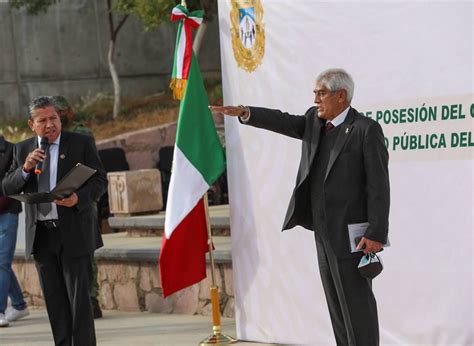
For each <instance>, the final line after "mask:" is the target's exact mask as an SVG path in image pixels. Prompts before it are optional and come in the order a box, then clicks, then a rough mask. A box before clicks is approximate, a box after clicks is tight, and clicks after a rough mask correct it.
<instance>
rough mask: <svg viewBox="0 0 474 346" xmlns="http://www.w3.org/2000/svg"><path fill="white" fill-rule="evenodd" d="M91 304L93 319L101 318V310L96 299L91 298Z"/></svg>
mask: <svg viewBox="0 0 474 346" xmlns="http://www.w3.org/2000/svg"><path fill="white" fill-rule="evenodd" d="M91 303H92V312H93V314H94V319H96V318H102V310H101V309H100V306H99V302H98V300H97V299H96V298H91Z"/></svg>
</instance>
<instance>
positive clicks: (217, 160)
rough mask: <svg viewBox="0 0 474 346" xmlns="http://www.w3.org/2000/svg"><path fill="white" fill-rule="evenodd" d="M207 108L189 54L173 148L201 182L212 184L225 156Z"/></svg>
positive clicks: (205, 95) (196, 65)
mask: <svg viewBox="0 0 474 346" xmlns="http://www.w3.org/2000/svg"><path fill="white" fill-rule="evenodd" d="M208 106H209V101H208V98H207V93H206V89H205V88H204V83H203V80H202V77H201V73H200V71H199V65H198V63H197V61H196V57H195V56H194V54H193V58H192V61H191V69H190V71H189V78H188V82H187V86H186V91H185V94H184V97H183V99H182V100H181V106H180V109H179V118H178V128H177V131H176V145H177V146H178V147H179V148H180V149H181V152H182V153H183V154H184V156H186V158H187V159H188V160H189V161H190V162H191V163H192V165H193V166H194V167H196V169H197V170H198V171H199V172H200V173H201V174H202V176H203V178H204V180H205V181H206V182H207V183H208V184H209V185H212V184H213V183H214V182H215V181H216V180H217V178H219V176H220V175H221V174H222V172H223V171H224V169H225V156H224V150H223V148H222V146H221V143H220V141H219V137H218V135H217V131H216V127H215V125H214V120H213V118H212V114H211V111H210V110H209V107H208Z"/></svg>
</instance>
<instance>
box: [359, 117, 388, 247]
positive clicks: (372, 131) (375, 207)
mask: <svg viewBox="0 0 474 346" xmlns="http://www.w3.org/2000/svg"><path fill="white" fill-rule="evenodd" d="M363 152H364V166H365V172H366V179H367V181H366V184H367V185H366V193H367V204H368V205H367V212H368V219H369V220H368V221H369V224H370V226H369V228H368V229H367V231H366V233H365V237H366V238H368V239H370V240H375V241H378V242H380V243H386V241H387V234H388V215H389V209H390V182H389V173H388V151H387V148H386V147H385V143H384V135H383V131H382V127H381V126H380V125H379V124H378V123H376V122H372V123H371V124H370V125H369V127H368V129H367V131H366V133H365V137H364V144H363Z"/></svg>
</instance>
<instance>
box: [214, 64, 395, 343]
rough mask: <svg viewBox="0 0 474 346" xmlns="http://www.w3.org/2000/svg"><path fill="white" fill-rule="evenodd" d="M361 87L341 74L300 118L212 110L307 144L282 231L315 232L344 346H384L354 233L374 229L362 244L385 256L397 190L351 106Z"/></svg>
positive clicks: (320, 85)
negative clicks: (352, 229)
mask: <svg viewBox="0 0 474 346" xmlns="http://www.w3.org/2000/svg"><path fill="white" fill-rule="evenodd" d="M353 92H354V82H353V81H352V78H351V77H350V75H349V74H348V73H347V72H346V71H344V70H342V69H329V70H326V71H324V72H322V73H321V74H320V75H319V76H318V78H317V80H316V88H315V90H314V94H315V103H316V107H312V108H310V109H308V110H307V111H306V113H305V115H304V116H295V115H291V114H288V113H283V112H281V111H279V110H272V109H266V108H257V107H245V106H238V107H234V106H226V107H211V110H212V111H215V112H222V113H224V114H227V115H232V116H238V117H240V118H239V120H240V121H241V122H242V123H245V124H248V125H251V126H255V127H259V128H263V129H267V130H270V131H274V132H277V133H280V134H283V135H286V136H290V137H294V138H299V139H301V140H302V141H303V145H302V154H301V161H300V166H299V170H298V175H297V179H296V187H295V189H294V191H293V195H292V197H291V200H290V203H289V207H288V211H287V214H286V218H285V221H284V224H283V229H284V230H285V229H290V228H293V227H295V226H297V225H300V226H303V227H305V228H307V229H310V230H314V234H315V239H316V248H317V254H318V263H319V271H320V274H321V279H322V284H323V287H324V291H325V294H326V300H327V304H328V308H329V313H330V317H331V322H332V326H333V330H334V334H335V337H336V342H337V344H338V345H360V346H369V345H378V344H379V328H378V318H377V306H376V301H375V297H374V295H373V292H372V282H371V280H370V279H366V278H363V277H362V276H361V275H360V273H359V271H358V268H357V266H358V263H359V261H360V259H361V257H362V256H363V254H362V252H358V253H351V247H350V243H349V236H348V225H349V224H356V223H362V222H368V223H369V224H370V226H369V227H368V228H367V231H366V232H365V235H364V237H363V238H362V239H361V240H360V242H359V244H358V248H359V249H363V252H364V253H369V252H378V251H380V250H381V248H382V246H383V244H384V243H385V242H386V240H387V234H388V215H389V205H390V187H389V176H388V152H387V149H386V147H385V144H384V135H383V132H382V128H381V127H380V125H379V124H378V123H376V122H375V121H373V120H371V119H369V118H366V117H364V116H362V115H361V114H359V113H358V112H357V111H356V110H355V109H354V108H352V107H351V106H350V103H351V100H352V95H353Z"/></svg>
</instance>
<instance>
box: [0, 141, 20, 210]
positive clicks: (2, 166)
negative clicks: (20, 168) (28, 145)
mask: <svg viewBox="0 0 474 346" xmlns="http://www.w3.org/2000/svg"><path fill="white" fill-rule="evenodd" d="M12 160H13V144H12V143H10V142H8V141H6V140H5V139H4V138H3V136H0V182H1V181H3V177H5V174H6V173H7V171H8V169H9V168H10V166H11V163H12ZM0 198H5V197H4V195H3V190H2V189H1V188H0ZM1 203H2V204H3V203H4V207H5V208H6V209H5V210H4V211H3V212H4V213H12V214H18V213H19V212H21V203H20V202H18V201H17V200H14V199H11V198H9V199H6V198H5V199H4V200H2V202H1Z"/></svg>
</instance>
